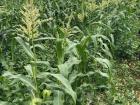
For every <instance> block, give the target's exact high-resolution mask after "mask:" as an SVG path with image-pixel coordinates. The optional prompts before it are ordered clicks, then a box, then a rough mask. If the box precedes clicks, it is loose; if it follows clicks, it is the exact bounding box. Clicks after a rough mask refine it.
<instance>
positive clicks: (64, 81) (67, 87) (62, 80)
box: [38, 72, 77, 103]
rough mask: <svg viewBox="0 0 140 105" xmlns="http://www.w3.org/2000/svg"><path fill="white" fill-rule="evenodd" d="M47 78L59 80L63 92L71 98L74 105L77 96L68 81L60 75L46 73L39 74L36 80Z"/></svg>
mask: <svg viewBox="0 0 140 105" xmlns="http://www.w3.org/2000/svg"><path fill="white" fill-rule="evenodd" d="M47 76H52V77H54V78H56V79H57V80H59V81H60V82H61V84H63V85H64V86H65V91H66V92H67V93H68V94H69V95H70V96H71V97H72V99H73V101H74V103H76V99H77V95H76V93H75V92H74V91H73V89H72V87H71V84H70V83H69V81H68V80H67V79H66V78H65V77H64V76H63V75H62V74H51V73H48V72H42V73H41V74H39V75H38V78H45V77H47Z"/></svg>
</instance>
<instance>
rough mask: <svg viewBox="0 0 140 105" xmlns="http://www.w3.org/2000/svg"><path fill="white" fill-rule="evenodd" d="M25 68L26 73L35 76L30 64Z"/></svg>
mask: <svg viewBox="0 0 140 105" xmlns="http://www.w3.org/2000/svg"><path fill="white" fill-rule="evenodd" d="M24 68H25V69H26V71H27V72H28V74H29V75H30V76H33V72H32V66H31V65H30V64H29V65H27V66H24Z"/></svg>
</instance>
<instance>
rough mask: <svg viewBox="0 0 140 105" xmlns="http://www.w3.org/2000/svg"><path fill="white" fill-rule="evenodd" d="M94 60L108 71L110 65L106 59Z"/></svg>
mask: <svg viewBox="0 0 140 105" xmlns="http://www.w3.org/2000/svg"><path fill="white" fill-rule="evenodd" d="M95 60H96V61H97V62H98V63H100V64H101V65H102V66H103V67H105V68H108V69H110V68H111V63H110V61H109V60H108V59H105V58H95Z"/></svg>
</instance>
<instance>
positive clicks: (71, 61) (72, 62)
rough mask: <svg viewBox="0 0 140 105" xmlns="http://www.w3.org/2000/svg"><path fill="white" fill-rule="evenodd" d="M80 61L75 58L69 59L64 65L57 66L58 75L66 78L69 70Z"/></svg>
mask: <svg viewBox="0 0 140 105" xmlns="http://www.w3.org/2000/svg"><path fill="white" fill-rule="evenodd" d="M80 62H81V61H80V60H78V59H77V58H76V57H70V58H69V60H68V61H66V62H65V63H64V64H60V65H58V68H59V70H60V73H61V74H62V75H63V76H64V77H66V78H68V74H69V73H70V72H71V68H72V66H73V65H75V64H79V63H80Z"/></svg>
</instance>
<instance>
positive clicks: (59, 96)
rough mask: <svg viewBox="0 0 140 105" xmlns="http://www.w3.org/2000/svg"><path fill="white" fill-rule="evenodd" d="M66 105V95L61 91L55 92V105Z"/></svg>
mask: <svg viewBox="0 0 140 105" xmlns="http://www.w3.org/2000/svg"><path fill="white" fill-rule="evenodd" d="M63 104H64V95H63V93H62V92H61V91H59V90H56V91H55V92H54V99H53V105H63Z"/></svg>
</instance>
